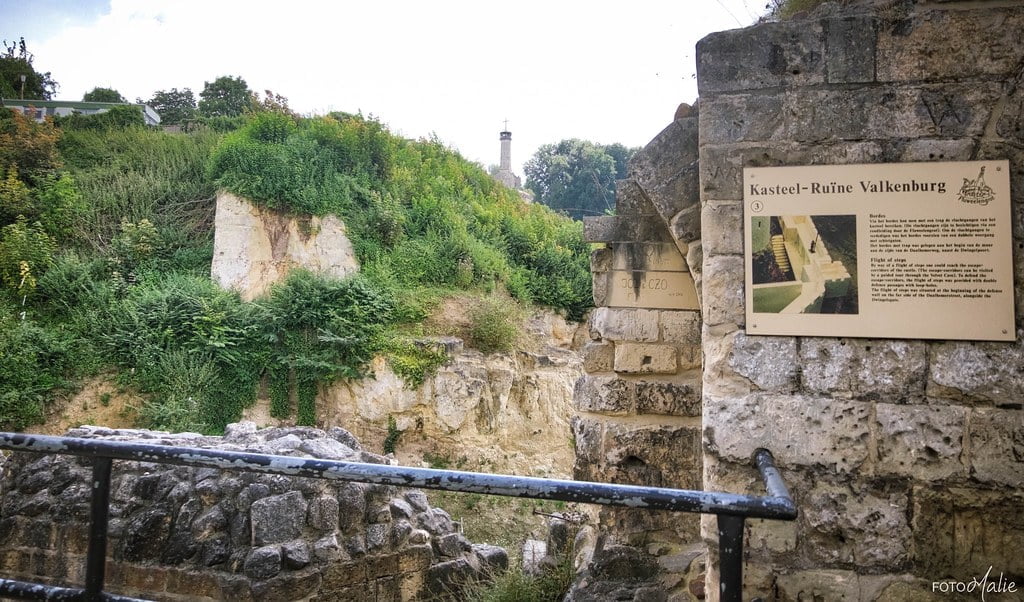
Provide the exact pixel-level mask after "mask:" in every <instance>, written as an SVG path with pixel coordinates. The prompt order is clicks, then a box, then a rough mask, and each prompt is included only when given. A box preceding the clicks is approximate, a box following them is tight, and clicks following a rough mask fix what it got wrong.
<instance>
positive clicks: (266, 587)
mask: <svg viewBox="0 0 1024 602" xmlns="http://www.w3.org/2000/svg"><path fill="white" fill-rule="evenodd" d="M322 582H323V577H322V576H321V574H320V573H313V572H308V573H286V574H282V575H278V576H277V577H275V578H273V579H271V580H270V581H267V582H266V583H261V584H259V585H256V586H255V587H253V593H254V594H255V595H256V599H257V600H303V599H309V598H310V596H312V595H313V594H315V593H317V590H319V589H320V585H321V583H322ZM332 599H333V598H332ZM378 599H379V598H378Z"/></svg>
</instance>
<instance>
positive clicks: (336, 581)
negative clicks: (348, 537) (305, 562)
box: [321, 546, 429, 594]
mask: <svg viewBox="0 0 1024 602" xmlns="http://www.w3.org/2000/svg"><path fill="white" fill-rule="evenodd" d="M428 547H429V546H428ZM321 574H322V575H323V586H322V588H321V594H330V593H331V592H336V591H340V590H342V589H343V588H345V587H346V586H349V585H353V584H356V583H363V582H365V581H366V565H365V564H364V563H362V562H347V563H346V562H332V563H330V564H328V565H327V566H326V568H324V570H323V571H322V573H321Z"/></svg>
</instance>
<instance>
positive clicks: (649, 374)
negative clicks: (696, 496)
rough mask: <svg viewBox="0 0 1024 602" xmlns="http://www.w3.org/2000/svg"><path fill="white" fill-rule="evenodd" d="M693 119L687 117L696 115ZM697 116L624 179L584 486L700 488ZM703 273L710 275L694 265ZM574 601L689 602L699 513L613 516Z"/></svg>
mask: <svg viewBox="0 0 1024 602" xmlns="http://www.w3.org/2000/svg"><path fill="white" fill-rule="evenodd" d="M684 115H685V113H684ZM696 159H697V120H696V118H695V117H692V116H684V117H683V118H681V119H679V120H677V121H675V122H673V123H672V124H671V125H670V126H669V127H668V128H666V129H665V131H663V132H662V133H661V134H659V135H658V137H656V138H655V139H654V140H653V141H651V143H650V144H648V146H647V147H646V148H644V149H643V150H642V151H641V152H639V153H638V154H637V156H636V157H635V158H634V159H633V161H632V162H631V165H630V175H629V178H628V179H626V180H623V181H621V182H619V184H618V189H617V191H616V215H615V216H613V217H602V218H595V219H588V220H586V221H585V235H586V238H587V239H588V240H589V241H592V242H603V243H605V248H602V249H599V250H597V251H595V252H594V254H593V256H592V258H591V269H592V271H593V279H594V301H595V305H596V306H597V308H596V309H595V310H594V311H593V313H592V314H591V317H590V320H589V323H588V326H589V329H590V339H591V340H590V341H589V342H588V343H587V344H586V345H585V346H584V348H583V368H584V370H585V372H586V373H585V374H584V376H583V378H581V379H580V380H579V381H578V382H577V385H576V392H575V403H576V411H577V414H576V416H575V417H574V418H573V432H574V435H575V440H576V468H575V471H574V476H575V478H576V479H579V480H587V481H604V482H613V483H629V484H639V485H652V486H658V487H673V488H684V489H700V488H701V450H700V429H701V422H700V411H701V351H700V329H701V319H700V313H699V311H698V308H699V302H698V297H699V295H698V288H697V286H696V285H695V282H699V280H700V277H699V271H698V270H699V265H700V241H699V226H700V224H699V216H700V212H699V204H698V202H697V200H698V199H697V163H696ZM694 268H697V269H694ZM598 533H599V535H598V537H597V540H596V543H595V545H594V548H593V550H592V552H591V558H590V561H589V563H588V564H587V565H586V566H585V567H583V568H584V569H585V570H584V572H583V577H582V578H581V579H580V580H579V581H578V583H577V584H576V585H575V587H574V590H573V592H572V595H571V597H570V599H573V600H602V601H603V600H634V599H635V600H665V599H667V596H669V595H672V596H673V597H674V599H690V597H691V595H696V594H700V593H701V592H702V590H703V586H704V575H703V570H704V569H703V566H704V561H703V556H702V545H701V544H700V534H699V518H698V516H697V515H686V514H676V513H668V512H665V513H661V512H651V511H645V510H624V509H612V508H604V509H602V510H600V511H599V516H598Z"/></svg>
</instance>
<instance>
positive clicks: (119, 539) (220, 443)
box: [0, 423, 507, 602]
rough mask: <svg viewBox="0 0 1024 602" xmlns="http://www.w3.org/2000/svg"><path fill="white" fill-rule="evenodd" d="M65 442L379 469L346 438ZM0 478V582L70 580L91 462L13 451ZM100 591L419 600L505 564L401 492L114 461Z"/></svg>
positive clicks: (81, 560)
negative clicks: (342, 463)
mask: <svg viewBox="0 0 1024 602" xmlns="http://www.w3.org/2000/svg"><path fill="white" fill-rule="evenodd" d="M68 436H73V437H89V438H92V437H99V438H104V439H109V440H116V441H142V442H145V443H148V444H156V445H177V446H188V447H201V448H217V449H224V450H233V451H249V452H256V453H271V454H277V455H286V456H298V457H314V458H325V459H332V460H352V461H360V462H370V463H385V462H387V459H386V458H383V457H381V456H377V455H374V454H370V453H367V452H365V451H362V450H361V449H360V445H359V443H358V441H356V439H355V438H354V437H352V435H351V434H349V433H348V432H347V431H344V430H342V429H340V428H332V429H331V430H330V431H328V432H324V431H321V430H318V429H312V428H298V427H294V428H273V429H265V430H257V429H256V426H255V425H254V424H253V423H238V424H232V425H228V428H227V431H226V434H225V436H224V437H223V438H221V437H203V436H200V435H197V434H194V433H193V434H189V433H182V434H176V435H171V434H168V433H159V432H151V431H138V430H110V429H104V428H97V427H81V428H78V429H72V430H71V431H69V432H68ZM0 468H2V472H0V477H2V478H0V574H2V575H3V576H4V577H8V578H12V579H19V580H23V581H35V582H46V583H53V584H61V585H64V584H69V585H75V586H78V587H81V586H82V584H83V583H84V570H85V554H86V549H87V545H88V528H89V496H90V486H89V482H90V480H91V474H92V473H91V464H90V463H89V462H88V461H86V460H79V459H76V458H73V457H70V456H55V455H46V456H40V455H37V454H30V453H15V454H13V455H12V456H11V457H10V458H9V459H7V460H6V462H4V463H3V464H2V465H0ZM110 509H111V518H110V525H109V529H108V532H109V535H110V540H109V543H108V564H107V578H106V582H107V588H108V591H112V592H115V593H120V594H125V595H130V596H138V597H143V598H146V599H155V600H167V601H186V600H190V601H191V600H275V601H277V600H351V601H353V602H365V601H373V600H380V601H383V600H388V601H391V600H414V599H415V600H419V599H439V598H444V599H449V598H452V597H454V598H456V599H457V598H458V597H459V596H458V592H459V588H460V585H461V584H464V583H466V582H467V581H469V580H472V579H475V578H480V577H481V576H482V575H483V574H485V573H488V572H492V571H500V570H502V569H504V568H505V567H506V566H507V556H506V554H505V551H504V550H503V549H501V548H496V547H493V546H486V545H474V544H471V543H470V542H468V541H467V540H466V539H465V538H464V537H463V536H462V535H461V534H459V529H458V525H457V524H456V523H454V522H453V521H452V520H451V518H450V517H449V516H448V514H447V513H446V512H445V511H444V510H441V509H440V508H432V507H430V505H429V504H428V503H427V498H426V495H424V493H423V492H422V491H419V490H414V489H399V488H396V487H390V486H383V485H369V484H361V483H342V482H338V481H326V480H322V479H307V478H294V477H287V476H282V475H261V474H256V473H245V472H234V471H229V470H217V469H213V468H187V467H180V466H179V467H174V466H167V465H163V464H151V463H137V462H121V461H115V462H114V467H113V476H112V480H111V505H110Z"/></svg>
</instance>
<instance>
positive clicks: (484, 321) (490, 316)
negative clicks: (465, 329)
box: [469, 298, 522, 353]
mask: <svg viewBox="0 0 1024 602" xmlns="http://www.w3.org/2000/svg"><path fill="white" fill-rule="evenodd" d="M521 318H522V316H521V315H520V313H519V308H518V307H516V305H515V304H514V303H508V302H503V301H502V300H501V299H498V298H489V299H487V300H486V301H484V302H483V303H481V304H479V305H477V306H476V307H474V308H473V310H472V311H471V312H470V314H469V337H470V343H471V344H472V345H473V347H475V348H477V349H479V350H480V351H482V352H484V353H495V352H507V351H511V350H512V346H513V345H515V343H516V340H517V339H518V337H519V321H520V320H521Z"/></svg>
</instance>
